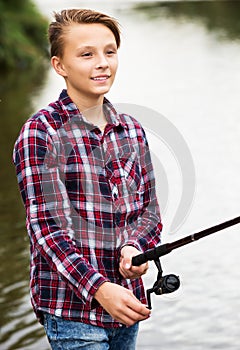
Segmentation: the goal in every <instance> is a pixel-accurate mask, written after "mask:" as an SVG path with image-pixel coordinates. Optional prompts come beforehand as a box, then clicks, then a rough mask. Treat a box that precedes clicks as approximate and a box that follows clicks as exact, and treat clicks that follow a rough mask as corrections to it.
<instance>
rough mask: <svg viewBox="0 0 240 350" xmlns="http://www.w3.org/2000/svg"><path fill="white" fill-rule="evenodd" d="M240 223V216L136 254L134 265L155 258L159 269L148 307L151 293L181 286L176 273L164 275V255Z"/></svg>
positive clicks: (164, 292)
mask: <svg viewBox="0 0 240 350" xmlns="http://www.w3.org/2000/svg"><path fill="white" fill-rule="evenodd" d="M239 223H240V216H238V217H236V218H234V219H231V220H228V221H225V222H223V223H221V224H218V225H215V226H212V227H209V228H207V229H205V230H203V231H199V232H196V233H193V234H191V235H189V236H186V237H183V238H180V239H178V240H177V241H174V242H171V243H165V244H162V245H160V246H158V247H155V248H152V249H149V250H147V251H146V252H144V253H142V254H139V255H136V256H134V257H133V258H132V265H133V266H140V265H142V264H144V263H146V262H147V261H151V260H153V261H154V262H155V265H156V267H157V269H158V275H157V280H156V282H155V283H154V285H153V287H152V288H150V289H148V290H147V300H148V308H149V309H150V310H151V309H152V306H151V293H155V294H156V295H161V294H166V293H172V292H174V291H176V290H177V289H178V288H179V286H180V279H179V277H178V276H176V275H174V274H170V275H166V276H163V270H162V267H161V263H160V259H159V258H160V257H161V256H164V255H166V254H168V253H170V252H171V251H173V250H174V249H177V248H180V247H182V246H184V245H186V244H189V243H192V242H194V241H197V240H198V239H201V238H203V237H206V236H208V235H211V234H213V233H215V232H218V231H221V230H224V229H226V228H228V227H230V226H234V225H237V224H239Z"/></svg>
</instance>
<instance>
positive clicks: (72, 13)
mask: <svg viewBox="0 0 240 350" xmlns="http://www.w3.org/2000/svg"><path fill="white" fill-rule="evenodd" d="M54 17H55V21H54V22H52V23H50V25H49V29H48V38H49V42H50V54H51V57H53V56H58V57H62V56H63V48H64V38H63V37H64V34H65V33H64V30H66V27H68V26H69V25H71V24H73V23H79V24H90V23H100V24H103V25H105V26H106V27H107V28H109V29H110V30H111V31H112V33H113V35H114V37H115V40H116V44H117V48H119V46H120V41H121V39H120V28H119V23H118V22H117V20H116V19H115V18H112V17H110V16H108V15H105V14H103V13H101V12H97V11H93V10H88V9H70V10H62V11H61V12H60V13H56V12H54Z"/></svg>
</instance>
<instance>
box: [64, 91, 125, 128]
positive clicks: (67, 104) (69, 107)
mask: <svg viewBox="0 0 240 350" xmlns="http://www.w3.org/2000/svg"><path fill="white" fill-rule="evenodd" d="M59 103H60V106H61V108H62V109H63V111H64V112H65V113H66V114H67V115H68V117H69V118H72V117H77V118H78V119H79V121H81V122H82V123H84V124H90V123H89V122H88V121H87V120H86V119H85V118H84V116H83V115H82V113H81V112H80V111H79V109H78V108H77V106H76V105H75V103H74V102H73V101H72V99H71V98H70V96H69V95H68V93H67V90H66V89H64V90H62V92H61V94H60V96H59ZM103 106H104V113H105V115H106V118H107V122H108V124H110V125H112V127H117V126H119V125H121V126H122V127H123V128H128V126H127V123H126V121H125V120H124V119H123V118H121V116H120V114H119V113H118V112H117V111H116V109H115V108H114V106H113V105H112V104H111V102H109V101H108V99H107V98H106V97H104V100H103Z"/></svg>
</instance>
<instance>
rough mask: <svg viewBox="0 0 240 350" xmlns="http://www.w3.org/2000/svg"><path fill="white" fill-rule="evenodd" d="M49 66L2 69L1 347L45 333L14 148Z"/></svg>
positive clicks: (17, 345)
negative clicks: (35, 299)
mask: <svg viewBox="0 0 240 350" xmlns="http://www.w3.org/2000/svg"><path fill="white" fill-rule="evenodd" d="M44 77H45V74H44V68H40V74H39V73H38V74H36V72H34V73H32V74H29V72H28V73H26V72H13V73H12V74H10V75H8V76H5V75H4V74H3V73H2V74H1V85H0V99H1V102H0V115H1V128H0V149H1V172H0V235H1V246H0V255H1V264H0V283H1V288H0V300H1V304H0V315H1V316H0V327H1V340H0V348H1V349H4V350H6V349H17V348H22V349H27V344H31V343H35V341H36V339H37V338H38V337H42V333H43V332H42V330H40V331H39V328H38V329H37V328H36V321H35V319H34V317H33V315H32V309H31V306H30V303H29V288H28V284H29V276H28V270H29V268H28V267H29V254H28V251H29V248H28V246H29V245H28V238H27V235H26V229H25V219H24V211H23V206H22V203H21V200H20V196H19V194H18V191H17V183H16V177H15V169H14V167H13V165H12V162H11V158H12V149H13V144H14V141H15V139H16V137H17V134H18V133H19V130H20V128H21V126H22V124H23V123H24V121H25V120H26V118H27V116H28V115H30V113H32V102H31V98H32V97H33V96H34V95H35V91H36V93H37V90H38V89H39V88H41V85H42V83H43V81H44Z"/></svg>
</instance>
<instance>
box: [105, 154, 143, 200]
mask: <svg viewBox="0 0 240 350" xmlns="http://www.w3.org/2000/svg"><path fill="white" fill-rule="evenodd" d="M106 174H107V178H108V181H109V185H110V188H111V190H112V194H113V197H114V198H115V199H116V198H119V197H126V196H131V195H135V194H136V193H137V192H138V190H139V187H140V184H141V166H140V164H139V160H138V157H137V154H136V153H135V152H131V153H124V154H123V153H121V154H118V156H117V157H116V158H115V159H109V162H108V163H107V164H106Z"/></svg>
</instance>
